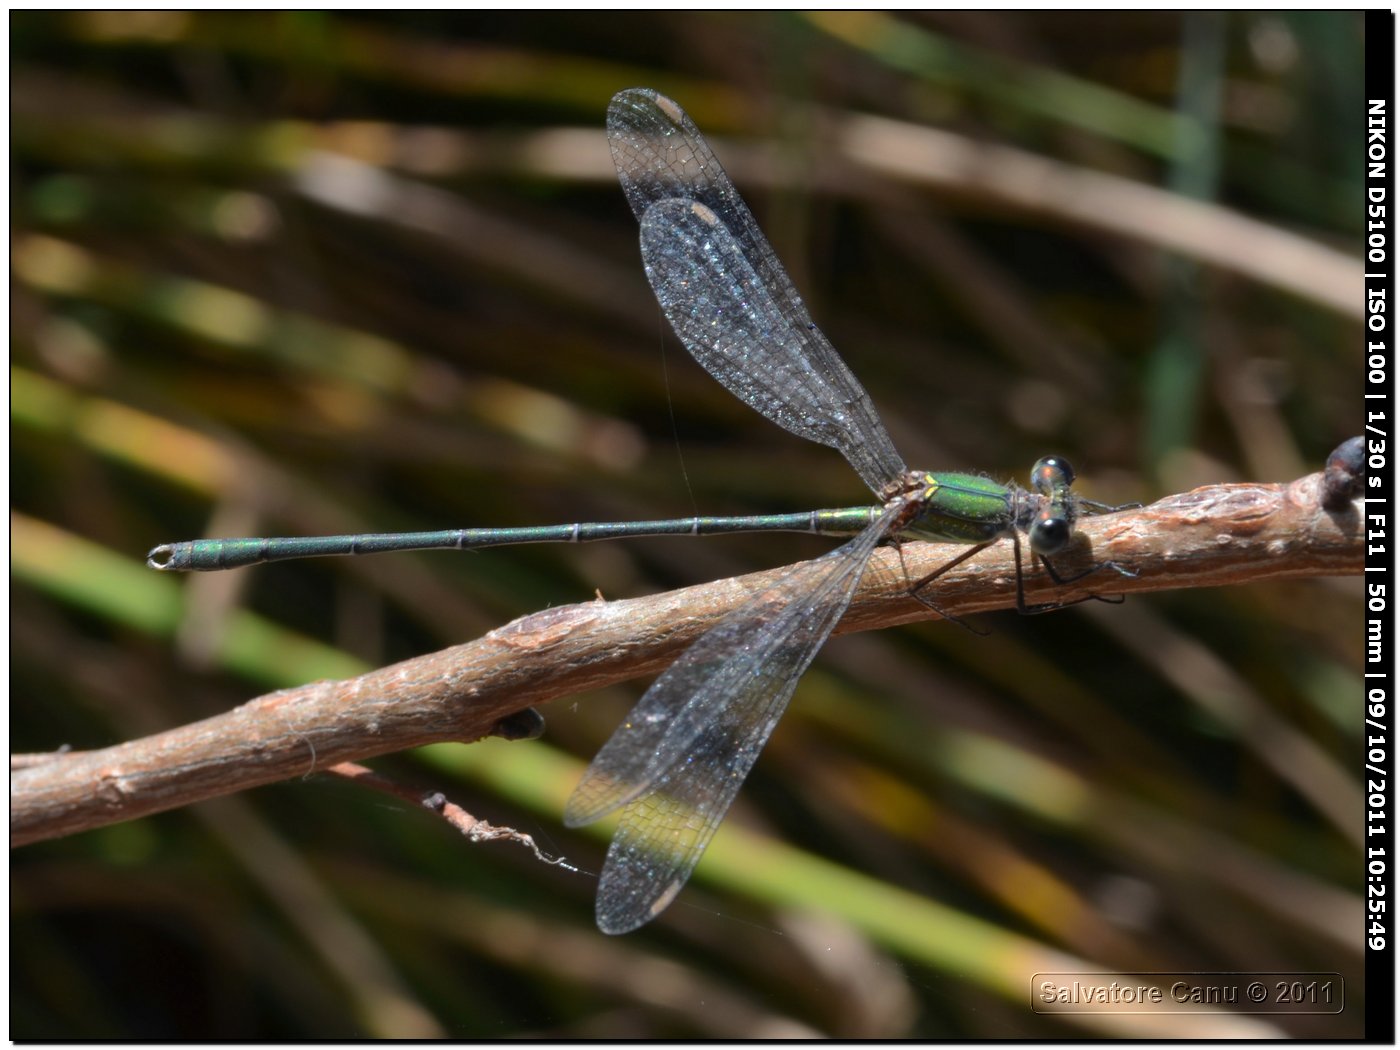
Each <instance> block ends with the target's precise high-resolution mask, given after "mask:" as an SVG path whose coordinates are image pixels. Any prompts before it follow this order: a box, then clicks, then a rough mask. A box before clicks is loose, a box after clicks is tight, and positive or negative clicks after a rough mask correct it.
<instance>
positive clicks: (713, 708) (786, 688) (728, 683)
mask: <svg viewBox="0 0 1400 1050" xmlns="http://www.w3.org/2000/svg"><path fill="white" fill-rule="evenodd" d="M890 513H891V512H889V511H887V512H886V513H885V514H884V515H882V516H881V517H880V518H879V519H877V520H876V521H875V522H874V523H872V524H871V525H870V526H869V527H868V528H866V529H865V530H864V531H863V532H861V533H860V535H858V536H856V538H855V539H853V540H851V541H850V542H849V543H847V544H845V545H844V546H842V547H840V548H838V549H836V550H834V551H832V552H831V553H830V554H828V555H826V556H825V557H822V558H819V559H817V560H816V561H813V562H808V563H806V564H805V565H802V566H800V567H798V568H797V569H795V570H794V571H793V572H791V573H789V574H788V575H787V576H785V577H784V578H783V579H782V580H781V581H779V583H778V584H776V585H775V586H773V587H771V588H769V589H768V590H766V591H763V592H761V593H760V594H757V595H755V596H754V597H753V598H751V599H750V600H749V601H747V602H745V603H744V604H743V605H742V606H740V607H739V608H738V609H736V610H734V612H732V613H730V614H729V615H728V616H727V617H725V618H724V619H723V620H722V621H720V623H719V624H718V625H717V626H715V627H714V628H713V629H712V630H710V631H709V632H708V633H707V634H705V635H704V636H703V637H701V638H700V640H699V641H697V642H696V643H695V644H694V645H692V646H691V647H690V648H689V649H687V650H686V651H685V652H684V653H683V654H682V655H681V657H680V658H679V659H678V660H677V661H676V662H675V663H674V664H672V665H671V667H670V668H669V669H668V670H667V671H666V672H665V674H663V675H662V676H661V677H660V678H658V679H657V680H656V681H655V682H654V683H652V686H651V688H650V689H648V690H647V691H646V694H645V695H644V696H643V697H642V698H641V700H639V701H638V702H637V706H636V707H635V708H633V710H632V712H631V714H630V715H628V717H627V718H626V720H624V722H623V723H622V725H620V726H619V727H618V728H617V730H616V732H614V733H613V735H612V737H611V738H610V739H609V740H608V742H607V743H606V744H605V745H604V746H603V748H602V750H600V751H599V752H598V755H597V757H595V758H594V759H593V762H592V764H591V765H590V766H589V767H588V771H587V772H586V773H585V774H584V777H583V780H582V781H581V782H580V783H579V786H578V787H577V788H576V789H575V790H574V793H573V795H572V797H570V799H569V802H568V805H567V806H566V808H565V811H564V822H565V823H566V824H568V825H569V826H570V827H578V826H579V825H581V824H587V823H590V822H591V821H594V820H596V819H598V818H599V817H601V816H603V815H604V814H606V813H609V812H611V811H612V810H615V809H617V808H619V807H622V809H623V812H622V818H621V822H620V824H619V825H618V829H617V832H616V833H615V834H614V836H613V841H612V845H611V846H610V847H609V849H608V857H607V863H606V864H605V866H604V868H603V875H602V879H601V881H600V883H599V887H598V903H597V917H598V926H599V928H600V929H602V930H603V932H605V933H626V932H627V931H629V930H633V929H636V928H637V927H638V926H640V925H642V924H643V923H645V922H647V921H648V920H650V919H651V918H652V917H654V916H655V915H657V914H658V913H659V912H660V911H661V910H662V909H663V908H665V907H666V905H667V904H669V903H670V902H671V900H672V899H673V898H674V897H675V895H676V894H677V893H678V892H679V891H680V889H681V887H682V886H684V885H685V881H686V879H688V878H689V877H690V873H691V871H692V870H693V869H694V867H695V864H696V862H697V861H698V860H699V859H700V855H701V854H702V853H703V852H704V850H705V846H706V845H707V844H708V843H709V841H710V838H711V837H712V836H713V835H714V833H715V829H716V828H718V827H719V824H720V821H722V820H723V819H724V814H725V813H726V812H727V811H728V809H729V806H730V804H731V803H733V801H734V796H735V795H736V794H737V793H738V791H739V786H740V785H741V784H742V783H743V781H744V778H745V777H746V776H747V775H748V773H749V770H750V769H751V768H752V767H753V764H754V761H755V760H756V759H757V758H758V753H759V751H761V750H762V749H763V745H764V743H765V742H766V741H767V740H768V737H769V735H770V734H771V733H772V732H773V727H774V726H775V725H777V723H778V719H779V718H780V717H781V716H782V713H783V711H784V710H785V709H786V707H787V704H788V700H789V699H790V698H791V697H792V693H793V690H794V689H795V688H796V686H797V681H798V679H799V678H800V677H801V675H802V672H803V671H805V670H806V669H807V666H808V665H809V664H810V663H811V662H812V659H813V657H815V656H816V653H817V650H818V649H820V648H821V646H822V644H823V643H824V642H825V641H826V639H827V638H828V637H829V636H830V634H831V632H832V630H833V628H835V626H836V624H837V622H838V621H839V620H840V619H841V615H842V613H844V612H845V610H846V606H847V605H848V604H849V603H850V600H851V594H852V592H853V591H854V589H855V586H856V583H857V582H858V581H859V579H860V576H861V573H862V572H863V571H864V569H865V566H866V564H867V563H868V562H869V560H870V554H871V551H872V550H873V549H874V548H875V546H876V544H878V543H879V542H880V539H881V537H883V536H884V534H885V530H886V527H887V522H888V519H889V516H890Z"/></svg>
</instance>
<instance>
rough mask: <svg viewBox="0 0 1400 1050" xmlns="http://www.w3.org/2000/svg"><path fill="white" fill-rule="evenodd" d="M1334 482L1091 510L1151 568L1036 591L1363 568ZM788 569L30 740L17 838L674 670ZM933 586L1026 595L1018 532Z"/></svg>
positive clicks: (919, 567) (424, 739)
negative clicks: (38, 747)
mask: <svg viewBox="0 0 1400 1050" xmlns="http://www.w3.org/2000/svg"><path fill="white" fill-rule="evenodd" d="M1325 492H1326V490H1325V489H1324V487H1323V475H1321V474H1313V475H1309V476H1308V477H1305V478H1301V479H1299V480H1298V481H1295V482H1292V483H1291V484H1288V485H1261V484H1237V485H1215V486H1209V487H1206V488H1199V489H1196V490H1194V491H1192V492H1188V493H1184V494H1182V495H1177V496H1171V497H1168V498H1167V499H1164V500H1161V501H1159V502H1157V503H1154V504H1152V505H1151V506H1149V507H1144V508H1142V509H1138V510H1132V511H1127V512H1122V513H1118V514H1112V515H1106V516H1103V517H1097V518H1088V519H1085V520H1084V521H1083V522H1082V523H1081V527H1080V530H1079V538H1078V540H1077V543H1076V545H1075V546H1074V548H1073V549H1072V550H1071V551H1070V553H1068V554H1066V555H1064V556H1061V557H1057V558H1056V567H1057V568H1058V569H1059V570H1060V571H1061V573H1062V574H1063V575H1066V576H1073V575H1074V574H1075V572H1076V571H1082V570H1083V569H1086V568H1088V567H1090V566H1092V565H1093V564H1094V563H1095V561H1102V560H1105V559H1111V560H1113V561H1114V562H1117V563H1118V564H1120V565H1123V566H1126V567H1129V568H1131V569H1133V570H1134V571H1136V573H1137V575H1136V576H1134V577H1126V576H1121V575H1119V574H1118V573H1115V572H1109V571H1102V572H1095V573H1092V574H1090V576H1089V577H1088V578H1086V579H1083V580H1079V581H1077V582H1076V583H1073V584H1070V585H1068V586H1058V585H1056V584H1054V583H1053V582H1052V581H1050V580H1049V579H1048V577H1047V576H1046V574H1045V572H1044V571H1043V569H1041V568H1040V567H1039V566H1038V565H1037V566H1029V565H1028V566H1027V568H1028V575H1027V577H1026V581H1025V594H1026V598H1027V600H1028V601H1029V602H1070V601H1073V600H1075V599H1078V598H1083V597H1085V596H1088V595H1090V594H1097V595H1112V594H1136V593H1142V592H1146V591H1158V590H1168V589H1176V588H1184V587H1217V586H1224V585H1226V584H1234V583H1247V582H1252V581H1256V580H1266V579H1275V578H1279V577H1299V576H1333V575H1359V574H1360V573H1361V571H1362V557H1363V552H1362V522H1361V510H1360V505H1359V504H1345V505H1343V506H1342V509H1340V510H1332V511H1329V510H1324V509H1323V507H1322V505H1321V497H1322V496H1323V495H1324V494H1325ZM1332 502H1334V503H1335V502H1336V501H1335V500H1333V501H1332ZM965 551H966V548H965V547H961V546H956V545H950V544H932V543H905V544H903V545H901V547H900V548H898V549H895V548H891V547H886V548H881V549H880V550H878V551H877V552H876V554H875V557H874V559H873V560H872V562H871V569H870V571H867V573H866V574H865V577H864V579H863V580H862V581H861V584H860V588H859V590H858V591H857V592H856V595H855V599H854V600H853V601H852V603H851V607H850V609H849V610H848V612H847V613H846V616H845V618H844V619H843V620H842V621H841V624H840V626H839V627H838V628H837V632H838V633H845V632H848V631H865V630H871V629H874V628H877V627H888V626H892V625H895V624H902V623H909V622H912V621H915V620H921V619H927V618H930V617H931V616H933V615H934V613H932V612H931V611H930V609H929V608H928V607H927V606H925V605H923V604H921V603H920V602H918V601H916V600H914V599H913V598H911V597H910V596H909V585H908V582H907V581H908V580H909V579H918V578H920V577H922V576H924V575H926V574H928V573H929V572H932V571H933V570H935V569H937V568H939V567H940V566H942V565H945V564H946V563H947V562H949V561H951V560H952V559H953V558H954V557H956V556H957V555H958V554H960V553H964V552H965ZM901 562H902V563H903V564H902V566H901ZM785 571H786V570H785V569H776V570H771V571H767V572H758V573H753V574H751V575H748V576H743V577H738V578H735V579H726V580H717V581H715V582H713V583H707V584H702V585H699V586H695V587H687V588H684V589H682V590H677V591H671V592H668V593H665V594H658V595H652V596H650V597H645V598H632V599H627V600H624V601H615V602H609V601H604V600H603V599H601V598H600V599H598V600H597V601H592V602H585V603H582V604H579V605H567V606H561V607H559V608H555V609H547V610H545V611H543V612H537V613H532V614H530V615H528V616H524V617H521V618H520V619H518V620H515V621H513V622H511V623H508V624H506V625H505V626H504V627H501V628H498V629H497V630H494V631H491V632H490V633H489V634H487V635H485V636H484V637H482V638H479V639H477V640H476V641H474V642H468V643H466V644H465V645H457V646H453V647H452V648H449V649H444V650H442V651H440V652H436V653H430V654H428V655H426V656H420V657H416V658H414V659H411V660H405V661H404V662H402V663H398V664H394V665H392V666H390V667H385V668H381V669H379V670H377V671H373V672H371V673H369V674H365V675H362V676H360V677H358V678H352V679H347V680H344V681H331V682H313V683H311V684H309V685H305V686H301V687H299V688H296V689H286V690H282V691H279V692H276V693H270V694H268V695H266V696H261V697H258V698H256V699H254V700H250V701H249V702H248V703H246V704H243V705H242V706H241V707H237V708H235V709H233V710H232V711H229V712H227V713H225V714H221V715H217V716H215V717H212V718H207V719H204V720H203V721H200V722H195V723H193V724H190V725H186V726H181V727H179V728H176V729H171V730H169V731H167V732H164V733H158V734H155V735H153V736H148V737H145V738H142V739H139V740H134V741H131V742H128V743H125V744H119V745H116V746H114V747H109V748H104V749H102V750H99V751H87V752H62V751H59V752H54V753H53V754H51V755H44V756H25V759H24V761H22V762H19V763H14V762H12V766H11V779H10V843H11V845H12V846H17V845H24V844H27V843H30V842H38V841H41V840H44V839H50V838H56V837H58V836H62V835H67V834H72V833H73V832H77V831H83V830H86V829H89V828H94V827H98V826H101V825H105V824H111V823H115V822H117V821H122V820H131V819H133V818H135V817H141V816H145V815H147V814H150V813H157V812H160V811H162V810H166V809H172V808H175V807H178V806H183V805H187V804H189V803H192V802H198V801H201V800H203V799H208V798H214V797H216V796H219V795H226V794H231V793H232V792H235V791H242V790H244V789H247V788H251V787H257V786H259V785H262V784H269V783H273V782H274V781H278V780H285V779H288V778H291V777H300V776H305V775H307V774H309V773H314V772H318V771H323V770H326V769H328V768H329V767H332V766H335V765H336V764H338V763H343V762H353V761H359V760H363V759H367V758H372V757H374V756H376V755H383V754H387V753H390V752H394V751H402V750H404V749H406V748H412V747H419V746H421V745H424V744H429V743H435V742H441V741H463V742H468V741H474V740H478V739H480V738H482V737H484V736H487V735H490V734H491V733H492V731H493V729H494V728H495V727H496V726H497V725H498V723H500V722H501V721H502V720H503V719H507V718H509V716H511V715H513V714H515V713H517V712H520V711H522V710H524V709H526V708H528V707H530V706H532V705H535V704H541V703H544V702H546V701H549V700H555V699H558V698H559V697H562V696H569V695H571V694H574V693H579V692H583V691H585V690H590V689H599V688H602V687H603V686H607V685H612V684H614V683H616V682H620V681H624V680H625V679H628V678H635V677H640V676H643V675H654V674H656V673H658V672H659V671H661V670H662V669H663V668H665V667H666V666H667V665H668V664H669V663H670V662H671V661H672V660H673V659H675V657H676V656H677V655H679V654H680V652H681V651H682V650H683V649H684V648H685V647H686V646H688V645H690V643H692V642H694V641H695V640H696V639H697V638H698V637H699V636H700V635H701V634H703V633H704V632H705V631H706V630H708V629H709V628H710V627H713V626H714V625H715V624H716V623H717V622H718V621H719V620H720V619H721V618H722V617H723V616H724V615H725V614H726V613H728V612H730V611H731V610H733V609H734V608H735V607H737V606H738V605H740V604H741V603H742V602H743V601H744V600H745V599H746V598H747V597H748V596H750V595H751V594H753V593H755V592H756V591H758V590H760V589H762V588H764V587H767V586H771V585H772V584H773V583H774V582H775V581H776V580H778V579H779V578H780V577H781V576H782V575H783V573H784V572H785ZM906 574H907V575H906ZM929 596H930V597H932V598H933V599H934V600H936V602H937V604H938V607H939V608H940V609H941V610H943V611H944V612H945V613H948V614H951V615H964V614H968V613H975V612H981V611H985V610H989V609H1004V608H1011V607H1013V606H1014V605H1015V600H1016V583H1015V567H1014V564H1013V562H1012V546H1011V544H1010V543H998V544H996V545H995V546H993V547H992V548H990V549H988V550H986V551H984V552H981V553H980V554H978V555H977V556H976V557H973V558H969V559H968V560H967V561H965V562H963V563H962V564H960V565H958V566H956V567H955V568H953V569H952V570H950V571H949V572H947V573H946V574H944V575H942V576H940V577H939V578H938V581H937V583H936V585H935V586H934V587H933V588H931V594H930V595H929Z"/></svg>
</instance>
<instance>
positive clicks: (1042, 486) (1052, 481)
mask: <svg viewBox="0 0 1400 1050" xmlns="http://www.w3.org/2000/svg"><path fill="white" fill-rule="evenodd" d="M1073 484H1074V468H1073V467H1071V466H1070V465H1069V460H1067V459H1061V458H1060V457H1059V456H1046V457H1044V458H1043V459H1038V460H1036V462H1035V466H1033V467H1031V488H1032V489H1034V490H1035V491H1036V492H1039V493H1040V494H1041V495H1042V496H1048V495H1050V494H1051V493H1052V492H1054V491H1055V490H1056V489H1065V488H1069V486H1071V485H1073Z"/></svg>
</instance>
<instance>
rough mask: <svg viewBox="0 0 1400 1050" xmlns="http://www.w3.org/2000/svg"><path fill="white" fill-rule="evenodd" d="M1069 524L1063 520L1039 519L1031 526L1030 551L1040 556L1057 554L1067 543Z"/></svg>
mask: <svg viewBox="0 0 1400 1050" xmlns="http://www.w3.org/2000/svg"><path fill="white" fill-rule="evenodd" d="M1069 533H1070V528H1069V522H1068V521H1066V520H1065V519H1064V518H1041V519H1039V520H1038V521H1036V522H1035V523H1034V524H1033V525H1031V530H1030V541H1031V550H1033V551H1035V552H1036V553H1037V554H1040V555H1051V554H1058V553H1060V551H1062V550H1064V549H1065V547H1066V545H1068V543H1069Z"/></svg>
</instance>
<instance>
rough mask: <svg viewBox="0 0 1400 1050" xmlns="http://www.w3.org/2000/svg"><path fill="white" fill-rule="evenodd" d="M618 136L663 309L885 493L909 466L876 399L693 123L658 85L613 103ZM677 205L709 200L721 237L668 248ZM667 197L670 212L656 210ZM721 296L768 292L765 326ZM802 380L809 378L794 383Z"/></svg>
mask: <svg viewBox="0 0 1400 1050" xmlns="http://www.w3.org/2000/svg"><path fill="white" fill-rule="evenodd" d="M608 143H609V145H610V146H611V148H612V155H613V162H614V164H615V165H616V166H617V177H618V181H619V182H621V184H622V191H623V193H624V194H626V196H627V201H628V203H629V204H630V205H631V206H632V211H633V212H634V213H635V214H636V216H637V219H638V220H639V221H640V222H641V224H642V241H643V256H644V258H645V259H646V262H647V274H648V276H649V277H650V278H651V282H652V287H653V288H654V289H655V290H656V294H657V298H658V299H661V298H662V296H663V291H662V286H663V284H664V285H665V286H666V289H667V291H666V293H665V294H666V296H667V297H668V298H669V300H670V303H671V306H669V307H668V306H667V303H666V301H665V300H663V301H662V306H663V308H665V309H666V315H667V317H668V318H669V319H670V321H671V323H672V325H673V326H675V327H676V334H677V335H679V336H680V338H681V342H683V343H685V345H686V349H688V350H689V351H690V352H691V354H692V355H694V357H695V359H696V360H697V361H699V362H700V364H701V365H702V366H704V368H705V369H706V370H707V371H708V372H709V373H710V374H711V375H712V376H714V377H715V378H716V379H718V380H719V381H720V382H721V383H723V384H724V385H725V386H726V387H728V388H729V389H730V390H731V391H732V392H733V393H734V394H735V396H737V397H739V398H741V399H742V400H743V401H745V402H746V403H747V404H749V405H751V406H752V407H753V408H754V409H756V410H757V411H759V412H761V413H762V414H763V415H765V416H767V417H768V418H769V419H771V420H773V421H774V422H775V423H777V424H778V425H779V426H782V427H785V428H787V429H788V430H791V431H792V432H793V433H795V434H799V435H801V436H802V437H805V438H808V439H809V440H811V441H817V442H820V443H822V444H824V445H831V446H832V447H834V448H836V449H839V450H840V451H841V453H842V454H843V455H844V456H845V457H846V459H847V460H849V461H850V463H851V466H853V467H854V468H855V469H856V472H857V473H858V474H860V476H861V478H862V479H864V481H865V483H866V484H867V485H868V486H870V488H871V489H873V490H874V491H875V492H877V493H881V492H882V491H883V490H884V488H885V487H886V486H887V485H888V484H890V483H891V482H894V481H896V480H897V479H898V478H899V477H900V476H901V475H903V474H904V472H905V469H906V468H905V465H904V461H903V460H902V459H901V458H900V456H899V453H897V452H896V451H895V449H894V444H893V442H891V441H890V437H889V434H888V433H886V431H885V428H884V425H883V424H882V423H881V422H880V418H879V416H878V415H877V414H876V412H875V406H874V404H873V403H872V402H871V400H870V395H869V394H867V393H866V392H865V388H864V387H862V386H861V385H860V382H859V381H858V380H857V379H856V377H855V376H854V375H853V374H852V373H851V370H850V369H849V368H847V367H846V363H845V362H844V361H842V360H841V357H840V355H839V354H837V353H836V350H835V348H834V347H833V346H832V345H831V343H830V342H828V341H827V338H826V336H824V335H822V333H821V331H820V330H818V328H817V326H816V325H815V324H813V323H812V318H811V315H810V314H808V312H807V307H806V306H805V305H804V304H803V302H802V297H801V296H799V295H798V294H797V290H796V289H795V288H794V287H793V285H792V281H791V280H790V279H789V277H788V275H787V272H786V271H785V270H784V269H783V265H782V263H780V262H779V261H778V256H777V254H776V253H775V252H774V251H773V249H772V247H771V246H770V245H769V244H768V241H767V239H766V238H764V236H763V233H762V231H760V230H759V228H758V223H757V222H755V221H754V217H753V214H752V213H751V212H750V211H749V209H748V206H747V205H745V204H744V202H743V200H742V198H740V196H739V192H738V190H736V189H735V188H734V183H733V182H731V181H730V179H729V176H728V175H727V174H725V171H724V169H723V168H722V167H721V166H720V163H719V161H718V160H717V159H715V155H714V153H713V152H711V150H710V147H709V145H708V144H707V143H706V142H705V139H704V137H703V136H702V135H701V134H700V132H699V131H698V130H697V129H696V127H695V125H694V124H693V123H692V122H691V120H690V118H689V117H687V116H686V115H685V113H684V112H683V111H682V110H681V108H680V107H679V106H677V105H676V104H675V103H674V102H673V101H671V100H670V99H669V98H667V97H666V96H664V95H659V94H657V93H656V92H655V91H651V90H649V89H646V88H632V89H629V90H627V91H622V92H619V93H618V94H617V95H615V96H614V97H613V100H612V103H611V104H610V105H609V106H608ZM675 200H679V201H682V202H686V203H689V202H694V203H698V204H701V205H703V206H704V209H702V210H701V211H697V213H696V214H702V213H704V212H705V210H707V212H708V214H711V215H713V216H714V217H716V218H717V220H718V221H717V222H713V221H710V220H709V219H706V220H704V226H705V229H707V230H719V231H721V232H720V233H718V234H716V235H715V236H712V237H701V238H699V239H698V240H695V241H694V242H692V243H686V244H678V245H669V246H668V245H667V244H666V236H667V235H668V234H669V233H670V232H671V231H672V229H673V223H674V222H675V220H676V218H677V216H678V215H679V212H678V211H677V210H676V208H675V207H673V206H672V205H671V204H670V202H672V201H675ZM663 202H665V203H666V205H667V207H666V208H665V209H663V212H656V208H657V207H658V206H660V205H661V204H662V203H663ZM649 228H650V232H649ZM695 232H697V233H703V232H705V231H704V230H701V229H700V228H698V227H696V228H695ZM648 241H650V247H648ZM736 260H739V261H741V262H742V264H743V265H742V270H739V269H736V265H737V264H736ZM687 282H692V283H689V284H688V283H687ZM715 292H722V293H723V292H735V293H738V294H740V295H742V296H751V295H754V294H761V295H762V298H763V304H762V309H761V311H759V312H757V313H750V314H749V315H748V316H749V320H750V321H752V322H754V323H751V324H749V325H748V326H746V327H744V328H743V329H742V330H739V331H734V332H731V331H729V328H730V323H729V322H730V320H731V316H737V315H730V314H728V313H725V312H723V311H727V310H732V309H734V304H735V302H736V300H735V299H734V298H732V297H728V296H727V297H726V298H724V299H723V300H722V301H719V302H717V301H713V300H708V299H706V298H705V296H706V295H709V294H711V293H715ZM737 302H739V303H741V304H742V303H744V302H745V300H744V299H742V298H741V299H739V300H737ZM673 310H674V311H675V312H673ZM678 315H681V316H688V315H697V322H696V323H693V324H691V325H689V326H688V328H687V331H682V330H681V328H680V327H679V326H678V324H677V316H678ZM704 326H708V327H704ZM797 375H802V376H803V380H802V382H800V383H798V384H796V385H788V381H789V380H790V379H791V378H792V377H794V376H797Z"/></svg>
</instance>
